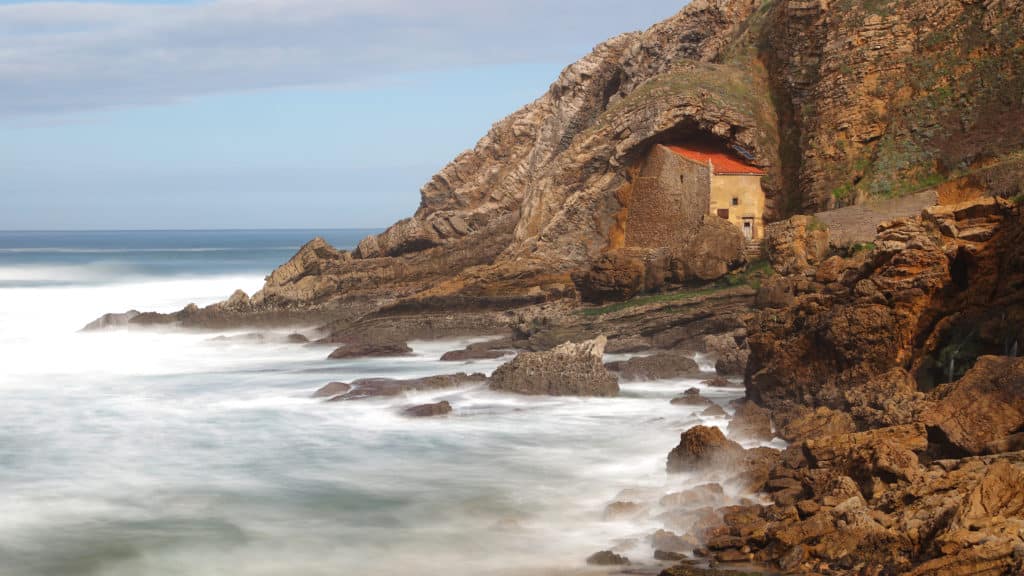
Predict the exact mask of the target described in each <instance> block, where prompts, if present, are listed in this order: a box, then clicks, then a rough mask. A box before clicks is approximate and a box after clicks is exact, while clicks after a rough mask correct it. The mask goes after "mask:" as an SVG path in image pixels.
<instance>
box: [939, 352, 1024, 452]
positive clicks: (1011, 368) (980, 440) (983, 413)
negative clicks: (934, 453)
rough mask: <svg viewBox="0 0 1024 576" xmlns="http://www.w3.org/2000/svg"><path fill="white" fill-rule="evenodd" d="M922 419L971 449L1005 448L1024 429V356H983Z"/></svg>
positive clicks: (948, 439) (944, 388) (945, 390)
mask: <svg viewBox="0 0 1024 576" xmlns="http://www.w3.org/2000/svg"><path fill="white" fill-rule="evenodd" d="M933 396H934V398H935V401H934V402H933V403H931V405H930V406H929V408H928V409H927V410H926V411H925V412H924V414H923V416H922V419H923V420H924V422H926V423H927V424H928V425H929V426H932V427H934V428H935V429H936V430H938V431H941V433H942V436H943V441H944V442H948V443H949V444H950V445H952V446H953V447H955V448H957V449H958V450H962V451H964V452H965V453H968V454H986V453H990V452H1001V451H1004V450H1002V449H1001V446H1002V443H1003V442H1005V441H1007V439H1008V438H1009V437H1010V436H1011V435H1013V434H1015V433H1019V432H1024V358H1005V357H996V356H982V357H981V358H978V361H977V362H976V363H975V364H974V366H973V367H972V368H971V369H970V370H969V371H968V372H967V374H965V375H964V377H963V378H961V379H960V380H957V381H956V382H953V383H951V384H943V385H942V386H940V387H939V388H938V389H937V390H936V391H935V393H934V395H933Z"/></svg>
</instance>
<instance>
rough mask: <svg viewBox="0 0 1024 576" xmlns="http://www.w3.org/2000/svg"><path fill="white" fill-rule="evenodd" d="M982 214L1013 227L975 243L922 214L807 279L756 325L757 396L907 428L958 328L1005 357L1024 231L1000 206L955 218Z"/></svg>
mask: <svg viewBox="0 0 1024 576" xmlns="http://www.w3.org/2000/svg"><path fill="white" fill-rule="evenodd" d="M979 205H980V206H981V208H976V207H977V206H979ZM930 211H933V209H929V210H926V214H927V213H930ZM979 212H980V213H982V214H986V216H984V218H985V221H986V222H989V225H990V226H993V227H996V226H1004V225H1005V226H1006V230H1005V231H1004V232H1003V233H1002V234H994V235H993V236H992V238H991V240H989V241H988V242H987V243H984V244H981V243H977V242H971V243H970V244H969V245H968V244H966V243H965V242H964V241H963V240H961V239H958V238H953V237H950V236H946V235H944V234H943V233H942V232H941V230H939V229H938V228H936V227H934V225H933V224H931V223H930V222H929V221H927V219H922V218H921V217H915V218H909V219H903V220H897V221H892V222H885V223H883V224H881V225H880V226H879V234H878V236H877V238H876V242H875V244H876V247H875V249H874V251H872V252H870V254H869V255H864V254H865V253H860V254H858V255H857V256H855V257H853V258H852V259H851V260H850V261H849V263H848V265H844V266H832V268H831V269H830V271H828V273H827V274H816V275H815V276H816V277H817V278H819V279H820V280H821V281H822V282H829V283H828V284H823V283H821V282H818V281H817V280H814V279H813V278H810V277H805V278H806V279H804V280H800V281H798V282H797V283H796V284H797V285H796V292H795V301H794V303H793V304H792V305H791V306H789V307H786V308H783V309H767V310H761V311H758V312H757V313H756V317H755V318H754V319H753V320H752V321H751V322H750V323H749V325H748V328H749V334H748V337H747V343H748V344H749V346H750V349H751V357H750V360H749V364H750V365H749V367H748V376H747V377H748V395H749V397H750V398H751V399H753V400H754V401H756V402H758V403H759V404H761V405H764V406H766V407H768V408H770V409H772V410H773V411H777V410H780V409H785V408H786V406H788V405H793V404H804V403H809V404H811V405H824V406H828V407H830V408H835V409H842V410H848V411H850V412H851V415H853V416H854V419H855V423H856V424H857V425H858V427H862V428H866V427H871V426H884V425H894V424H902V423H909V422H912V421H914V420H915V419H916V418H917V417H918V416H917V415H919V414H920V412H921V410H922V409H923V408H924V404H922V401H923V400H924V398H923V397H922V396H921V395H920V394H918V389H919V388H920V389H922V390H928V389H929V388H930V387H932V386H933V385H934V383H935V381H936V380H937V379H938V378H939V377H940V376H943V375H944V374H945V373H946V372H947V371H948V370H947V367H948V365H949V363H948V362H947V361H946V360H944V359H943V358H944V355H948V354H957V351H958V350H960V349H961V348H960V347H959V346H961V344H958V343H957V342H951V339H954V338H963V337H964V336H958V335H957V334H958V333H960V331H962V332H963V334H971V338H972V339H973V342H972V343H971V345H972V346H973V347H974V349H979V348H980V349H981V350H982V351H985V350H992V351H1002V350H1005V349H1006V347H1007V343H1008V342H1013V341H1014V340H1015V339H1017V338H1019V337H1020V336H1019V335H1018V333H1019V332H1020V329H1019V328H1018V327H1017V326H1018V323H1017V322H1016V321H1011V319H1017V318H1021V319H1024V297H1022V295H1021V292H1020V291H1019V290H1014V289H1012V288H1010V286H1013V285H1016V283H1017V282H1019V281H1020V278H1021V277H1022V276H1024V274H1022V273H1021V272H1020V271H1017V270H1016V269H1015V268H1013V267H1012V266H1009V265H1008V263H1009V262H1010V261H1018V260H1022V259H1024V258H1022V256H1021V255H1020V252H1021V251H1022V247H1021V246H1020V242H1021V240H1022V239H1024V228H1022V226H1021V223H1020V221H1019V218H1018V219H1016V220H1008V213H1007V212H1006V208H1005V205H1004V204H1002V203H1001V202H1000V201H995V202H988V201H986V202H980V201H979V202H972V203H968V204H965V205H962V206H960V207H958V208H957V209H955V210H952V211H951V213H952V215H953V216H952V217H953V218H955V217H956V215H957V214H960V215H961V216H962V217H963V218H968V217H969V215H971V214H976V213H979ZM1015 259H1016V260H1015ZM840 270H842V272H839V271H840ZM995 303H998V304H995ZM993 304H995V305H993ZM996 310H998V312H997V311H996ZM970 360H971V358H969V357H968V358H966V359H964V360H963V361H962V362H961V363H960V364H959V365H960V366H963V365H965V364H967V363H968V362H969V361H970ZM902 366H907V367H909V368H908V369H907V370H906V372H901V371H900V369H899V367H902Z"/></svg>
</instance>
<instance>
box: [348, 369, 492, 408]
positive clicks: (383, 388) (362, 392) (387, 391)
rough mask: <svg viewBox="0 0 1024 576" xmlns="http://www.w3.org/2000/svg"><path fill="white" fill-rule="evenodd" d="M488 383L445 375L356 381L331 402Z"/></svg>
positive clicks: (474, 376) (472, 377) (479, 376)
mask: <svg viewBox="0 0 1024 576" xmlns="http://www.w3.org/2000/svg"><path fill="white" fill-rule="evenodd" d="M486 381H487V376H485V375H483V374H466V373H464V372H459V373H458V374H445V375H441V376H427V377H425V378H414V379H411V380H395V379H391V378H366V379H361V380H355V381H353V382H352V383H351V386H352V390H350V391H349V392H347V393H345V394H342V395H340V396H334V397H332V398H331V399H330V400H329V401H330V402H340V401H348V400H363V399H366V398H378V397H382V396H398V395H399V394H403V393H405V392H413V391H417V390H438V389H442V388H454V387H458V386H465V385H468V384H478V383H483V382H486Z"/></svg>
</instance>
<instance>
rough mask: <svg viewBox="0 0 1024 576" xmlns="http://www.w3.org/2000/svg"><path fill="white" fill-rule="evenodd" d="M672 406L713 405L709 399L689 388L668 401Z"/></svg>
mask: <svg viewBox="0 0 1024 576" xmlns="http://www.w3.org/2000/svg"><path fill="white" fill-rule="evenodd" d="M670 402H671V403H672V404H675V405H677V406H710V405H712V404H714V402H712V401H711V400H710V399H708V398H705V397H703V396H701V395H700V390H698V389H696V388H689V389H687V390H686V391H684V392H683V393H682V394H680V395H679V396H676V397H675V398H673V399H672V400H670Z"/></svg>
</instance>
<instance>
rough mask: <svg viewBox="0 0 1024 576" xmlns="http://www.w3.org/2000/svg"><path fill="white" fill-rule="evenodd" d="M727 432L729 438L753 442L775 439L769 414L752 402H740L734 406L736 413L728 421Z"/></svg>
mask: <svg viewBox="0 0 1024 576" xmlns="http://www.w3.org/2000/svg"><path fill="white" fill-rule="evenodd" d="M728 432H729V435H730V436H734V437H740V438H749V439H754V440H771V439H772V438H774V437H775V434H773V433H772V419H771V413H770V412H769V411H768V410H766V409H764V408H761V407H760V406H758V405H757V404H754V403H753V402H740V403H739V404H738V405H737V406H736V412H735V414H733V417H732V420H730V421H729V427H728Z"/></svg>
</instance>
